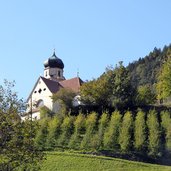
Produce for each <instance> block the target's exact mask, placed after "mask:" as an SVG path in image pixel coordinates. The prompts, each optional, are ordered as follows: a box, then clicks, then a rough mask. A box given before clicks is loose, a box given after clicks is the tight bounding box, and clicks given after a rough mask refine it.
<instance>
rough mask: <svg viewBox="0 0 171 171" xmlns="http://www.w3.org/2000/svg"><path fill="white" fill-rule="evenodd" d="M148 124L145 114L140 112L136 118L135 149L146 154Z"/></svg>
mask: <svg viewBox="0 0 171 171" xmlns="http://www.w3.org/2000/svg"><path fill="white" fill-rule="evenodd" d="M146 139H147V136H146V122H145V113H144V112H143V111H142V110H139V111H138V113H137V116H136V118H135V127H134V147H135V149H136V150H137V151H139V152H144V150H145V147H146Z"/></svg>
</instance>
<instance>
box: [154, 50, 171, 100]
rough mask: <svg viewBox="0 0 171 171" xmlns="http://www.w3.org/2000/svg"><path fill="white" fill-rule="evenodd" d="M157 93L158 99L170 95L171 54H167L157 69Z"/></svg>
mask: <svg viewBox="0 0 171 171" xmlns="http://www.w3.org/2000/svg"><path fill="white" fill-rule="evenodd" d="M170 51H171V50H170ZM157 95H158V99H159V100H160V99H166V98H167V97H169V96H171V55H169V56H168V59H167V60H166V61H165V62H164V64H163V65H162V68H161V70H160V71H159V76H158V83H157Z"/></svg>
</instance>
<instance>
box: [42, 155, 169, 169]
mask: <svg viewBox="0 0 171 171" xmlns="http://www.w3.org/2000/svg"><path fill="white" fill-rule="evenodd" d="M41 170H42V171H56V170H59V171H94V170H98V171H103V170H106V171H107V170H108V171H109V170H110V171H115V170H117V171H120V170H122V171H123V170H124V171H137V170H138V171H169V170H171V167H170V166H161V165H153V164H146V163H141V162H132V161H127V160H122V159H115V158H111V157H101V156H93V155H84V154H74V153H67V152H48V153H47V160H45V161H44V162H43V165H42V168H41Z"/></svg>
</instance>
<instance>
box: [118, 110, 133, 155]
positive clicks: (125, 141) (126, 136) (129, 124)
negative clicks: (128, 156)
mask: <svg viewBox="0 0 171 171" xmlns="http://www.w3.org/2000/svg"><path fill="white" fill-rule="evenodd" d="M132 128H133V118H132V114H131V112H129V111H128V112H126V113H125V115H124V117H123V121H122V125H121V129H120V133H119V144H120V148H121V151H122V152H126V153H127V152H129V151H130V150H131V147H132Z"/></svg>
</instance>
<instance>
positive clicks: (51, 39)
mask: <svg viewBox="0 0 171 171" xmlns="http://www.w3.org/2000/svg"><path fill="white" fill-rule="evenodd" d="M170 9H171V1H170V0H86V1H82V0H72V1H71V0H61V1H59V0H48V1H47V0H25V1H23V0H15V1H10V0H5V1H1V4H0V23H1V25H0V81H1V83H2V80H3V79H4V78H6V79H7V80H9V81H12V80H15V81H16V87H15V89H16V91H17V92H18V93H19V97H23V98H24V99H25V98H27V96H28V94H29V92H30V91H31V89H32V87H33V86H34V84H35V82H36V80H37V78H38V77H39V76H40V75H42V74H43V69H44V68H43V62H44V61H45V60H46V59H47V58H48V57H50V56H51V55H52V53H53V49H54V48H55V49H56V55H57V56H58V57H59V58H61V59H62V60H63V62H64V64H65V70H64V74H65V77H66V78H67V79H68V78H72V77H75V76H76V75H77V70H78V69H79V73H80V77H81V78H82V79H83V80H90V79H92V78H97V77H98V76H100V75H101V74H102V73H103V72H104V70H105V68H106V67H107V66H108V65H116V64H117V63H118V62H119V61H124V64H125V65H127V64H128V63H129V62H132V61H135V60H137V59H138V58H139V57H144V56H145V55H148V53H149V52H150V51H152V50H153V49H154V47H158V48H163V46H164V45H169V44H170V43H171V22H170V17H171V10H170Z"/></svg>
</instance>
